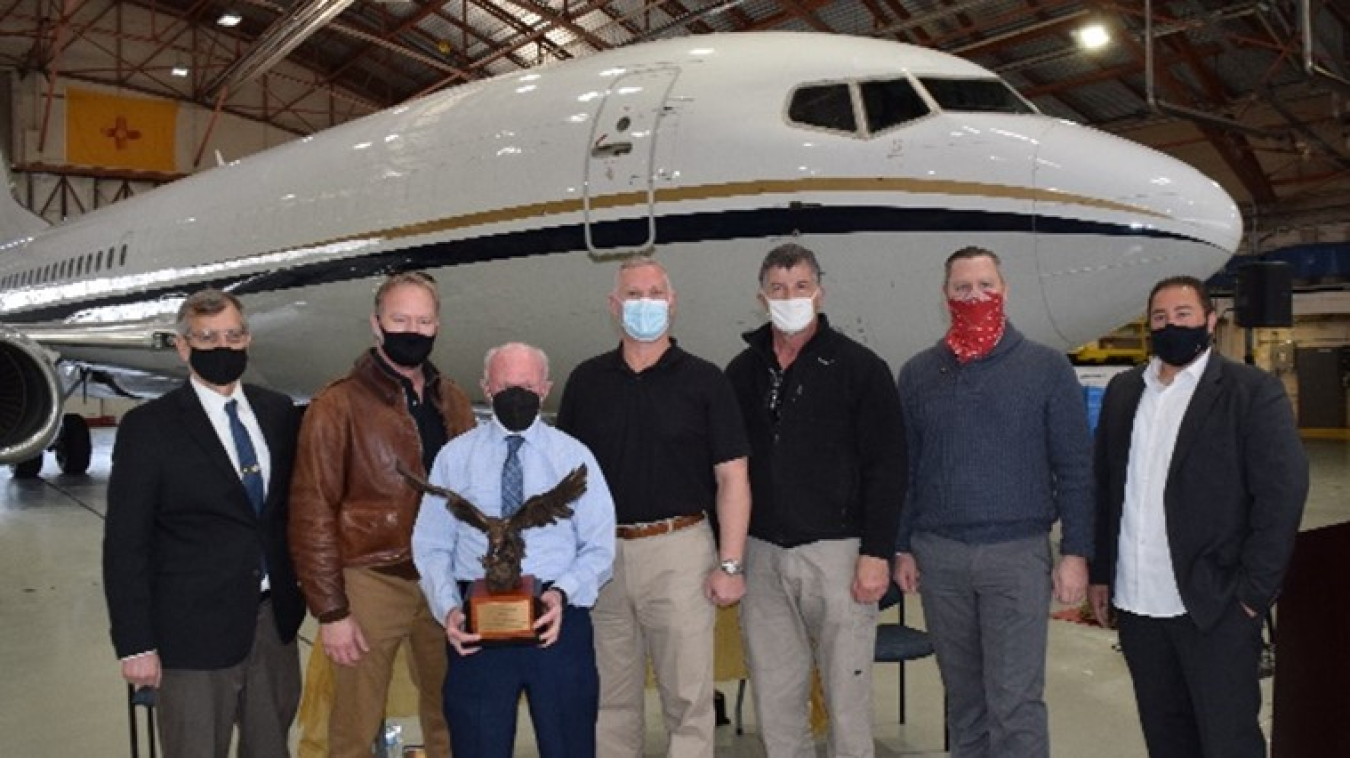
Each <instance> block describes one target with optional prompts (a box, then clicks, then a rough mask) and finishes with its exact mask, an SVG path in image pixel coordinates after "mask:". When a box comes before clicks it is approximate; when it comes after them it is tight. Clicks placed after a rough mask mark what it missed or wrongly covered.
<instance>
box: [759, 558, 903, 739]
mask: <svg viewBox="0 0 1350 758" xmlns="http://www.w3.org/2000/svg"><path fill="white" fill-rule="evenodd" d="M857 565H858V540H856V539H849V540H821V541H820V542H812V543H810V544H807V545H802V546H800V547H794V548H782V547H778V546H777V545H773V544H770V543H768V542H764V541H762V540H757V539H755V538H753V537H751V538H750V540H749V542H748V544H747V545H746V548H745V597H744V598H742V600H741V632H742V636H743V637H744V640H745V652H746V662H747V663H748V664H749V667H750V681H751V682H752V683H753V684H754V687H755V689H754V692H755V718H757V719H758V720H759V729H760V738H761V739H763V741H764V751H765V754H766V755H767V756H768V758H815V755H816V750H815V744H814V742H813V740H812V738H811V724H810V722H811V717H810V711H809V703H810V699H811V665H812V662H813V659H814V663H815V665H816V667H817V668H819V669H820V679H821V683H822V685H823V687H824V690H825V708H826V710H828V711H829V715H830V737H829V755H830V756H831V758H871V756H872V755H874V747H873V744H872V657H873V655H874V654H875V648H876V639H877V604H876V603H866V604H862V603H857V602H854V600H853V596H852V594H851V593H850V588H851V586H852V584H853V577H854V573H855V572H856V570H857Z"/></svg>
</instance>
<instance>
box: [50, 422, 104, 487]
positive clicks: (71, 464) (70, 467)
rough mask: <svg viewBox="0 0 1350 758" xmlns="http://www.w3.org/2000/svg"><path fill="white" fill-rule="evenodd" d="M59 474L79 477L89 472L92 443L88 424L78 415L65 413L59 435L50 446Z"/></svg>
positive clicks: (92, 449)
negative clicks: (59, 470) (58, 467)
mask: <svg viewBox="0 0 1350 758" xmlns="http://www.w3.org/2000/svg"><path fill="white" fill-rule="evenodd" d="M52 449H53V450H55V451H56V462H57V463H58V464H60V465H61V473H63V474H70V475H72V476H79V475H81V474H84V473H86V472H88V471H89V460H90V458H91V457H93V453H94V442H93V440H92V439H91V438H90V436H89V423H88V422H86V421H85V420H84V416H81V415H79V414H78V413H67V414H66V415H65V416H64V417H62V419H61V434H60V435H59V436H58V437H57V438H56V444H54V445H53V446H52Z"/></svg>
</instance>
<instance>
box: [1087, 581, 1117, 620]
mask: <svg viewBox="0 0 1350 758" xmlns="http://www.w3.org/2000/svg"><path fill="white" fill-rule="evenodd" d="M1087 596H1088V602H1089V603H1091V604H1092V615H1093V616H1094V617H1095V618H1096V619H1097V625H1098V626H1100V627H1101V628H1103V629H1110V628H1111V627H1112V626H1114V624H1112V623H1111V588H1110V587H1108V586H1107V585H1105V584H1094V585H1091V586H1090V587H1088V588H1087Z"/></svg>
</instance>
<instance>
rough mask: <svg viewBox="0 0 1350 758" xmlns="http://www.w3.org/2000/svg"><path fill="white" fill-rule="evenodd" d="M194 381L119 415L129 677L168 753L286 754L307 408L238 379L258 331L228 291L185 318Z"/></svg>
mask: <svg viewBox="0 0 1350 758" xmlns="http://www.w3.org/2000/svg"><path fill="white" fill-rule="evenodd" d="M178 333H179V338H178V341H177V342H178V354H179V356H180V357H182V359H183V361H184V362H185V363H186V364H187V365H188V368H189V370H190V372H191V377H190V378H189V380H188V381H187V382H186V383H184V385H183V386H182V387H179V388H178V389H176V390H174V391H172V392H170V393H168V394H166V395H164V396H163V397H161V398H159V399H157V400H154V401H152V402H150V403H147V404H145V405H143V406H141V407H139V408H136V409H135V410H132V411H131V412H129V413H127V414H126V416H125V417H124V418H123V419H122V424H121V428H120V429H119V430H118V434H117V442H116V444H115V446H114V447H113V466H112V476H111V479H110V480H109V483H108V519H107V524H106V527H105V532H104V540H103V579H104V587H105V591H106V594H107V599H108V615H109V617H110V620H111V622H112V639H113V647H114V648H115V649H116V652H117V656H118V658H119V659H120V660H121V666H122V676H123V677H124V678H125V679H126V680H127V681H128V682H130V683H131V684H133V685H135V686H137V687H157V688H159V709H160V719H159V733H160V742H161V743H162V744H163V746H164V752H165V754H166V755H169V756H174V757H175V758H179V757H180V756H217V757H218V758H224V757H225V756H226V755H227V754H228V751H229V747H230V741H231V738H232V732H233V730H234V727H235V724H236V723H237V724H238V726H239V755H240V756H259V757H261V756H284V755H288V754H289V753H288V749H287V732H288V731H289V729H290V724H291V720H292V719H293V718H294V717H295V711H296V707H297V706H298V704H299V701H300V659H299V656H298V654H297V652H296V645H295V633H296V630H297V629H298V628H299V626H300V621H301V620H302V619H303V618H304V613H305V611H304V604H303V601H302V600H301V597H300V590H299V587H298V586H297V584H296V580H295V572H294V570H293V569H292V568H291V559H290V552H289V551H288V550H287V547H286V511H287V491H288V490H289V480H290V475H291V465H292V461H293V459H294V457H295V438H296V432H297V429H298V414H297V412H296V410H295V407H294V405H293V404H292V403H291V400H290V399H289V398H287V397H285V396H283V395H280V394H277V393H275V392H271V391H268V390H264V389H261V388H259V387H253V386H244V385H242V384H240V382H239V378H240V376H241V375H242V374H243V372H244V369H245V367H246V365H247V361H248V344H249V332H248V324H247V322H246V321H245V320H244V314H243V309H242V306H241V304H240V302H239V300H238V299H236V298H235V297H234V296H233V295H230V294H227V293H225V292H221V291H219V290H203V291H201V292H197V293H195V294H193V295H192V296H190V297H189V298H187V299H186V300H185V301H184V302H183V305H182V307H181V308H180V309H179V312H178Z"/></svg>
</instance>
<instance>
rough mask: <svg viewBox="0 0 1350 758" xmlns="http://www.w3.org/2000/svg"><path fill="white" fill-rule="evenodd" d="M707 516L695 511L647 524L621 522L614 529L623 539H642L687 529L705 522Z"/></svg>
mask: <svg viewBox="0 0 1350 758" xmlns="http://www.w3.org/2000/svg"><path fill="white" fill-rule="evenodd" d="M705 518H707V516H706V515H704V514H702V513H695V514H693V515H692V516H674V517H672V518H667V519H661V520H660V521H648V522H647V523H645V524H619V526H618V527H617V528H616V529H615V530H614V531H615V534H617V535H618V536H619V539H621V540H640V539H642V538H643V537H655V536H657V535H658V534H670V533H671V532H678V531H680V530H681V529H687V528H689V527H691V526H693V525H694V524H701V523H703V519H705Z"/></svg>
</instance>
